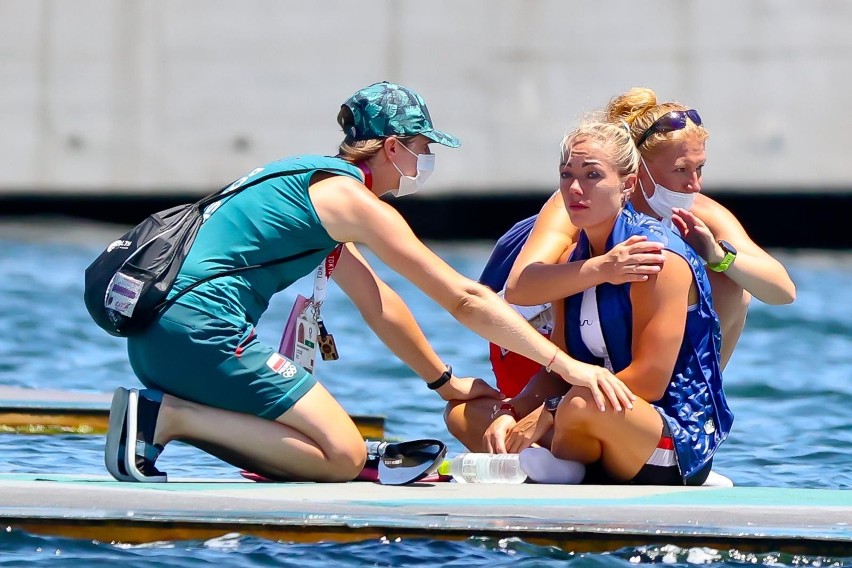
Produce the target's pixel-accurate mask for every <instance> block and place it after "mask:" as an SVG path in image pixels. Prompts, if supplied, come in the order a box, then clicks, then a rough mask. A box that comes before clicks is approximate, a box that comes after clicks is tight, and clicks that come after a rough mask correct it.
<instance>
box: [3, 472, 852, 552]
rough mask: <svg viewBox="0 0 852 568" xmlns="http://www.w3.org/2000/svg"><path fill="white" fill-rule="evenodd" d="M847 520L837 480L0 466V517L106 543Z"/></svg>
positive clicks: (703, 529) (849, 507)
mask: <svg viewBox="0 0 852 568" xmlns="http://www.w3.org/2000/svg"><path fill="white" fill-rule="evenodd" d="M236 475H237V474H236V472H235V476H236ZM850 522H852V492H849V491H842V490H823V489H785V488H754V487H752V488H750V487H733V488H714V487H659V486H650V487H639V486H591V485H584V486H557V485H534V484H523V485H466V484H458V483H421V484H416V485H413V486H405V487H392V486H382V485H378V484H374V483H363V482H353V483H342V484H315V483H280V484H264V483H251V482H243V481H234V482H222V481H202V482H197V481H186V482H182V481H176V482H175V481H172V482H169V483H165V484H131V483H119V482H115V481H112V480H111V479H110V478H107V477H104V476H92V477H79V476H63V475H39V474H0V526H9V527H11V528H13V529H22V530H26V531H29V532H33V533H47V534H54V535H62V536H69V537H75V538H92V539H98V540H102V541H106V542H110V541H121V542H150V541H154V540H185V539H205V538H211V537H214V536H217V535H222V534H226V533H233V532H237V533H243V534H252V535H257V536H261V537H265V538H270V539H276V540H288V541H300V542H315V541H321V540H322V541H353V540H362V539H370V538H379V537H382V536H385V537H387V538H396V537H403V538H411V537H420V538H439V539H445V538H449V539H462V538H468V537H471V536H491V537H496V538H502V537H519V538H522V539H524V540H526V541H529V542H533V543H537V544H553V545H557V546H560V547H562V548H564V549H568V550H574V551H577V552H583V551H603V550H613V549H616V548H620V547H623V546H640V545H645V544H653V543H671V544H677V545H679V546H707V547H711V548H721V549H726V548H737V549H739V550H744V551H754V552H769V551H783V552H789V553H807V554H823V555H829V554H830V555H834V556H852V526H850Z"/></svg>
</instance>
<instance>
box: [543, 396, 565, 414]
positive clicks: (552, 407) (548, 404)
mask: <svg viewBox="0 0 852 568" xmlns="http://www.w3.org/2000/svg"><path fill="white" fill-rule="evenodd" d="M560 402H562V397H561V396H554V397H551V398H548V399H547V400H545V401H544V409H545V410H546V411H548V412H551V413H552V412H556V409H557V408H559V403H560Z"/></svg>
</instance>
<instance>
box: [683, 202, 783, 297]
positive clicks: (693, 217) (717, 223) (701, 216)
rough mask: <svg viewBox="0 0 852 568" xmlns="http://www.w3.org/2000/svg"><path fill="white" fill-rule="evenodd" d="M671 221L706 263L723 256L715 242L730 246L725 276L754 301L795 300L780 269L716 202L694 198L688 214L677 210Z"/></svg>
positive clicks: (781, 267) (772, 258) (734, 218)
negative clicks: (733, 257) (734, 255)
mask: <svg viewBox="0 0 852 568" xmlns="http://www.w3.org/2000/svg"><path fill="white" fill-rule="evenodd" d="M672 219H673V221H674V222H675V225H676V226H677V227H678V229H679V230H680V232H681V234H682V235H683V236H684V239H686V241H687V242H688V243H689V244H690V245H692V247H693V248H694V249H695V250H696V251H697V252H698V254H700V255H701V256H702V257H703V258H704V260H706V261H707V262H708V263H716V262H720V261H721V260H722V258H724V256H725V255H724V252H723V251H722V249H721V247H720V246H719V245H718V243H717V241H719V240H720V239H721V240H726V241H728V242H729V243H731V244H732V245H734V248H736V249H737V259H736V260H735V261H734V263H733V264H732V265H731V266H730V267H729V268H728V270H726V271H725V275H727V277H728V278H730V279H731V280H733V281H734V282H735V283H736V284H738V285H739V286H740V287H741V288H743V289H744V290H747V291H748V292H750V293H751V294H752V295H753V296H754V297H755V298H757V299H758V300H760V301H762V302H765V303H767V304H773V305H779V304H789V303H791V302H793V301H794V300H795V299H796V285H795V284H793V281H792V280H791V279H790V275H789V274H787V270H786V269H785V268H784V266H783V265H782V264H781V263H780V262H778V260H776V259H775V258H774V257H773V256H772V255H770V254H769V253H768V252H766V251H765V250H763V249H762V248H761V247H760V246H758V245H757V244H756V243H755V242H754V241H753V240H751V237H749V235H748V233H747V232H746V230H745V228H744V227H743V226H742V224H741V223H740V222H739V221H738V220H737V218H736V216H734V214H733V213H731V212H730V211H729V210H728V209H727V208H726V207H724V206H723V205H721V204H720V203H718V202H717V201H714V200H712V199H710V198H709V197H707V196H706V195H698V196H696V199H695V205H693V207H692V210H691V211H686V210H684V209H677V210H675V215H674V217H673V218H672Z"/></svg>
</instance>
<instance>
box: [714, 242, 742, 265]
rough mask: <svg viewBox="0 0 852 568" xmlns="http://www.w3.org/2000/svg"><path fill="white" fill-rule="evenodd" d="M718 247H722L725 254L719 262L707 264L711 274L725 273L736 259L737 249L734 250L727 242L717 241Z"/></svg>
mask: <svg viewBox="0 0 852 568" xmlns="http://www.w3.org/2000/svg"><path fill="white" fill-rule="evenodd" d="M719 246H720V247H722V252H724V253H725V256H724V257H723V258H722V260H721V261H720V262H717V263H715V264H709V263H708V264H707V268H709V269H710V270H712V271H713V272H725V271H726V270H727V269H729V268H730V267H731V265H732V264H733V263H734V261H735V260H736V259H737V249H735V248H734V245H732V244H731V243H729V242H728V241H719Z"/></svg>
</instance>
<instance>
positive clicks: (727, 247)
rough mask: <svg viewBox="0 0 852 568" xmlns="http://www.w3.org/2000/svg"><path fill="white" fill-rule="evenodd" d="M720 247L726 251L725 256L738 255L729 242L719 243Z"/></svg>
mask: <svg viewBox="0 0 852 568" xmlns="http://www.w3.org/2000/svg"><path fill="white" fill-rule="evenodd" d="M719 246H720V247H722V250H723V251H725V254H737V249H735V248H734V245H732V244H731V243H729V242H728V241H719Z"/></svg>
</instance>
